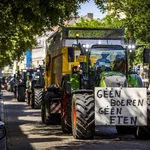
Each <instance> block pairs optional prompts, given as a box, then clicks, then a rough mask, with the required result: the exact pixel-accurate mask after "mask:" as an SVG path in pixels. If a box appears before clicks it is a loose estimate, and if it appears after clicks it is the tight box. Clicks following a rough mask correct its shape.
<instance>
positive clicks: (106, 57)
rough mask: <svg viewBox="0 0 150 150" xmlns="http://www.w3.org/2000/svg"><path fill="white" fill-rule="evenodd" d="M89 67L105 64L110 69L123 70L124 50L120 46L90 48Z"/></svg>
mask: <svg viewBox="0 0 150 150" xmlns="http://www.w3.org/2000/svg"><path fill="white" fill-rule="evenodd" d="M90 61H91V67H94V68H96V67H101V66H105V67H106V68H109V70H111V71H119V72H125V64H126V63H125V52H124V49H123V47H121V46H115V47H113V46H108V47H107V46H104V47H100V46H96V47H93V48H91V50H90Z"/></svg>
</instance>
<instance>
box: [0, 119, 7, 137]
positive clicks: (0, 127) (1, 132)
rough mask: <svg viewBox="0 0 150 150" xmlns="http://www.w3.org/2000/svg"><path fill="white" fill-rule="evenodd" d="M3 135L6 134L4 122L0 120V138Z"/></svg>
mask: <svg viewBox="0 0 150 150" xmlns="http://www.w3.org/2000/svg"><path fill="white" fill-rule="evenodd" d="M5 136H6V128H5V123H4V122H2V121H0V139H2V138H4V137H5Z"/></svg>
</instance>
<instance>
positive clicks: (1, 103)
mask: <svg viewBox="0 0 150 150" xmlns="http://www.w3.org/2000/svg"><path fill="white" fill-rule="evenodd" d="M2 95H3V93H2V92H0V119H1V120H2V121H3V122H5V118H4V101H3V96H2ZM0 142H1V144H2V147H1V148H2V149H1V150H7V144H6V137H4V138H3V139H2V140H1V141H0ZM1 144H0V145H1Z"/></svg>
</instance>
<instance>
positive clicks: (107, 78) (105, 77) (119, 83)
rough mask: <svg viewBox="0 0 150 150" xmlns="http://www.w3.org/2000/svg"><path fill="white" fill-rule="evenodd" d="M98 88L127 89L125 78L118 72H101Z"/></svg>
mask: <svg viewBox="0 0 150 150" xmlns="http://www.w3.org/2000/svg"><path fill="white" fill-rule="evenodd" d="M100 87H127V80H126V76H125V75H124V74H122V73H119V72H103V73H102V75H101V82H100Z"/></svg>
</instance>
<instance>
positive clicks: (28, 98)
mask: <svg viewBox="0 0 150 150" xmlns="http://www.w3.org/2000/svg"><path fill="white" fill-rule="evenodd" d="M27 104H28V105H30V92H27Z"/></svg>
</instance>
